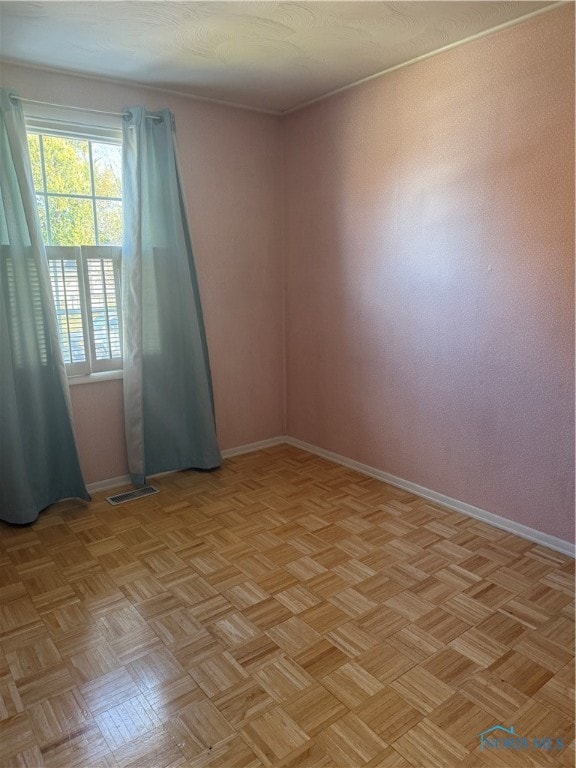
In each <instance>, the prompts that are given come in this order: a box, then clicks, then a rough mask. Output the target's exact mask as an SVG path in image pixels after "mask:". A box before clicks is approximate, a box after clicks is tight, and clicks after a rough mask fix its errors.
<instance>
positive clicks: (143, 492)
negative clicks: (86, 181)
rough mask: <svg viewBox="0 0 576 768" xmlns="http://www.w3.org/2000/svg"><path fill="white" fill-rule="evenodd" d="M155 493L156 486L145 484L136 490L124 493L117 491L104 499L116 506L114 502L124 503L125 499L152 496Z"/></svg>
mask: <svg viewBox="0 0 576 768" xmlns="http://www.w3.org/2000/svg"><path fill="white" fill-rule="evenodd" d="M155 493H159V491H158V489H157V488H153V487H152V486H151V485H145V486H144V487H143V488H138V490H137V491H126V492H125V493H117V494H116V496H108V497H107V498H106V501H107V502H108V503H109V504H113V505H114V506H116V504H125V503H126V502H127V501H133V500H134V499H141V498H143V497H144V496H152V495H153V494H155Z"/></svg>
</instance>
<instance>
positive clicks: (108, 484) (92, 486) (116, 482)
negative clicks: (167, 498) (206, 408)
mask: <svg viewBox="0 0 576 768" xmlns="http://www.w3.org/2000/svg"><path fill="white" fill-rule="evenodd" d="M285 442H286V438H285V437H284V436H279V437H271V438H269V439H268V440H260V441H259V442H257V443H247V444H246V445H239V446H238V447H237V448H227V449H226V450H224V451H221V453H222V457H223V458H224V459H229V458H231V457H232V456H240V454H242V453H253V452H254V451H262V450H264V448H271V447H272V446H274V445H281V444H282V443H285ZM171 474H172V472H160V473H158V474H157V475H154V476H153V477H162V475H171ZM151 478H152V476H151ZM130 483H131V480H130V475H121V476H120V477H111V478H109V479H108V480H98V481H97V482H96V483H88V485H87V486H86V488H87V489H88V493H96V492H97V491H108V490H110V489H111V488H118V486H120V485H130Z"/></svg>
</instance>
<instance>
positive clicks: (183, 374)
mask: <svg viewBox="0 0 576 768" xmlns="http://www.w3.org/2000/svg"><path fill="white" fill-rule="evenodd" d="M128 112H129V114H128V117H126V118H125V122H124V132H123V133H124V135H123V201H124V239H123V245H122V311H123V355H124V407H125V419H126V441H127V448H128V462H129V468H130V473H131V476H132V481H133V483H134V484H135V485H143V484H144V483H145V481H146V476H147V475H152V474H156V473H159V472H167V471H172V470H179V469H187V468H195V469H213V468H215V467H217V466H219V465H220V463H221V455H220V450H219V448H218V443H217V438H216V426H215V417H214V400H213V394H212V380H211V374H210V362H209V358H208V348H207V344H206V333H205V329H204V322H203V317H202V308H201V303H200V291H199V286H198V278H197V274H196V269H195V265H194V256H193V252H192V245H191V239H190V234H189V229H188V222H187V217H186V206H185V203H184V199H183V189H182V181H181V176H180V172H179V167H178V160H177V155H176V144H175V132H174V118H173V115H172V113H171V112H169V111H168V110H163V111H161V112H156V113H146V112H145V110H144V108H143V107H132V108H130V109H129V110H128Z"/></svg>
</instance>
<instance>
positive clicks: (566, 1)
mask: <svg viewBox="0 0 576 768" xmlns="http://www.w3.org/2000/svg"><path fill="white" fill-rule="evenodd" d="M573 3H574V0H559V2H556V3H554V4H553V5H549V6H547V7H546V8H539V9H538V10H537V11H532V12H531V13H526V14H524V16H519V17H518V18H516V19H511V20H510V21H505V22H503V23H502V24H498V26H496V27H490V29H485V30H484V31H483V32H477V33H476V34H475V35H470V36H469V37H465V38H463V39H462V40H457V41H456V42H455V43H449V44H448V45H444V46H443V47H442V48H436V49H435V50H434V51H430V53H423V54H422V55H421V56H416V57H415V58H413V59H409V60H408V61H403V62H402V63H401V64H396V65H395V66H393V67H388V69H383V70H382V71H381V72H376V73H375V74H373V75H368V77H363V78H362V79H361V80H356V81H355V82H353V83H349V84H348V85H343V86H342V87H341V88H336V89H335V90H334V91H330V92H329V93H325V94H324V95H322V96H318V97H317V98H315V99H310V101H305V102H303V103H302V104H298V105H297V106H295V107H291V108H290V109H286V110H284V111H283V112H279V113H277V114H280V115H290V114H292V113H293V112H298V110H300V109H305V108H306V107H310V106H312V104H317V103H318V102H320V101H324V99H329V98H330V97H331V96H336V94H338V93H343V92H344V91H348V90H350V88H356V86H358V85H363V84H364V83H368V82H370V81H371V80H376V79H377V78H378V77H382V76H383V75H388V74H390V73H391V72H396V70H398V69H404V67H410V66H411V65H412V64H417V63H418V62H420V61H425V60H426V59H431V58H432V57H433V56H437V55H438V54H440V53H445V52H446V51H451V50H452V49H454V48H459V47H460V46H461V45H466V44H467V43H473V42H474V41H475V40H480V39H481V38H483V37H488V35H492V34H494V33H495V32H500V31H502V30H504V29H508V28H509V27H515V26H517V25H518V24H522V23H523V22H525V21H531V20H532V19H534V18H535V17H536V16H541V15H542V14H543V13H549V12H550V11H554V10H556V9H557V8H560V7H562V6H565V5H572V4H573Z"/></svg>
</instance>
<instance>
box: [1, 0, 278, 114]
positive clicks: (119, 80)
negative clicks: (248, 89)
mask: <svg viewBox="0 0 576 768" xmlns="http://www.w3.org/2000/svg"><path fill="white" fill-rule="evenodd" d="M68 1H70V0H68ZM104 1H110V0H104ZM0 64H12V65H13V66H15V67H26V69H35V70H38V71H40V72H52V73H53V74H55V75H70V76H72V77H82V78H84V80H97V81H98V82H99V83H111V84H112V85H126V86H132V87H136V88H143V89H144V90H146V91H154V92H155V93H169V94H170V95H171V96H178V97H180V98H182V99H192V101H203V102H207V103H208V104H216V105H218V106H220V107H231V108H232V109H243V110H245V111H247V112H258V113H259V114H261V115H272V116H273V117H281V116H282V114H283V113H282V112H278V111H276V110H273V109H264V108H263V107H251V106H250V105H249V104H238V103H236V102H235V101H225V100H224V99H215V98H211V97H210V96H199V95H197V94H195V93H186V92H185V91H177V90H175V89H174V88H159V87H158V86H157V85H149V84H148V83H141V82H140V81H139V80H127V79H125V78H123V77H103V76H102V75H88V74H86V72H77V71H76V70H75V69H60V68H58V67H43V66H40V65H39V64H30V63H29V62H27V61H22V60H21V59H9V58H5V57H3V56H0Z"/></svg>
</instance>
